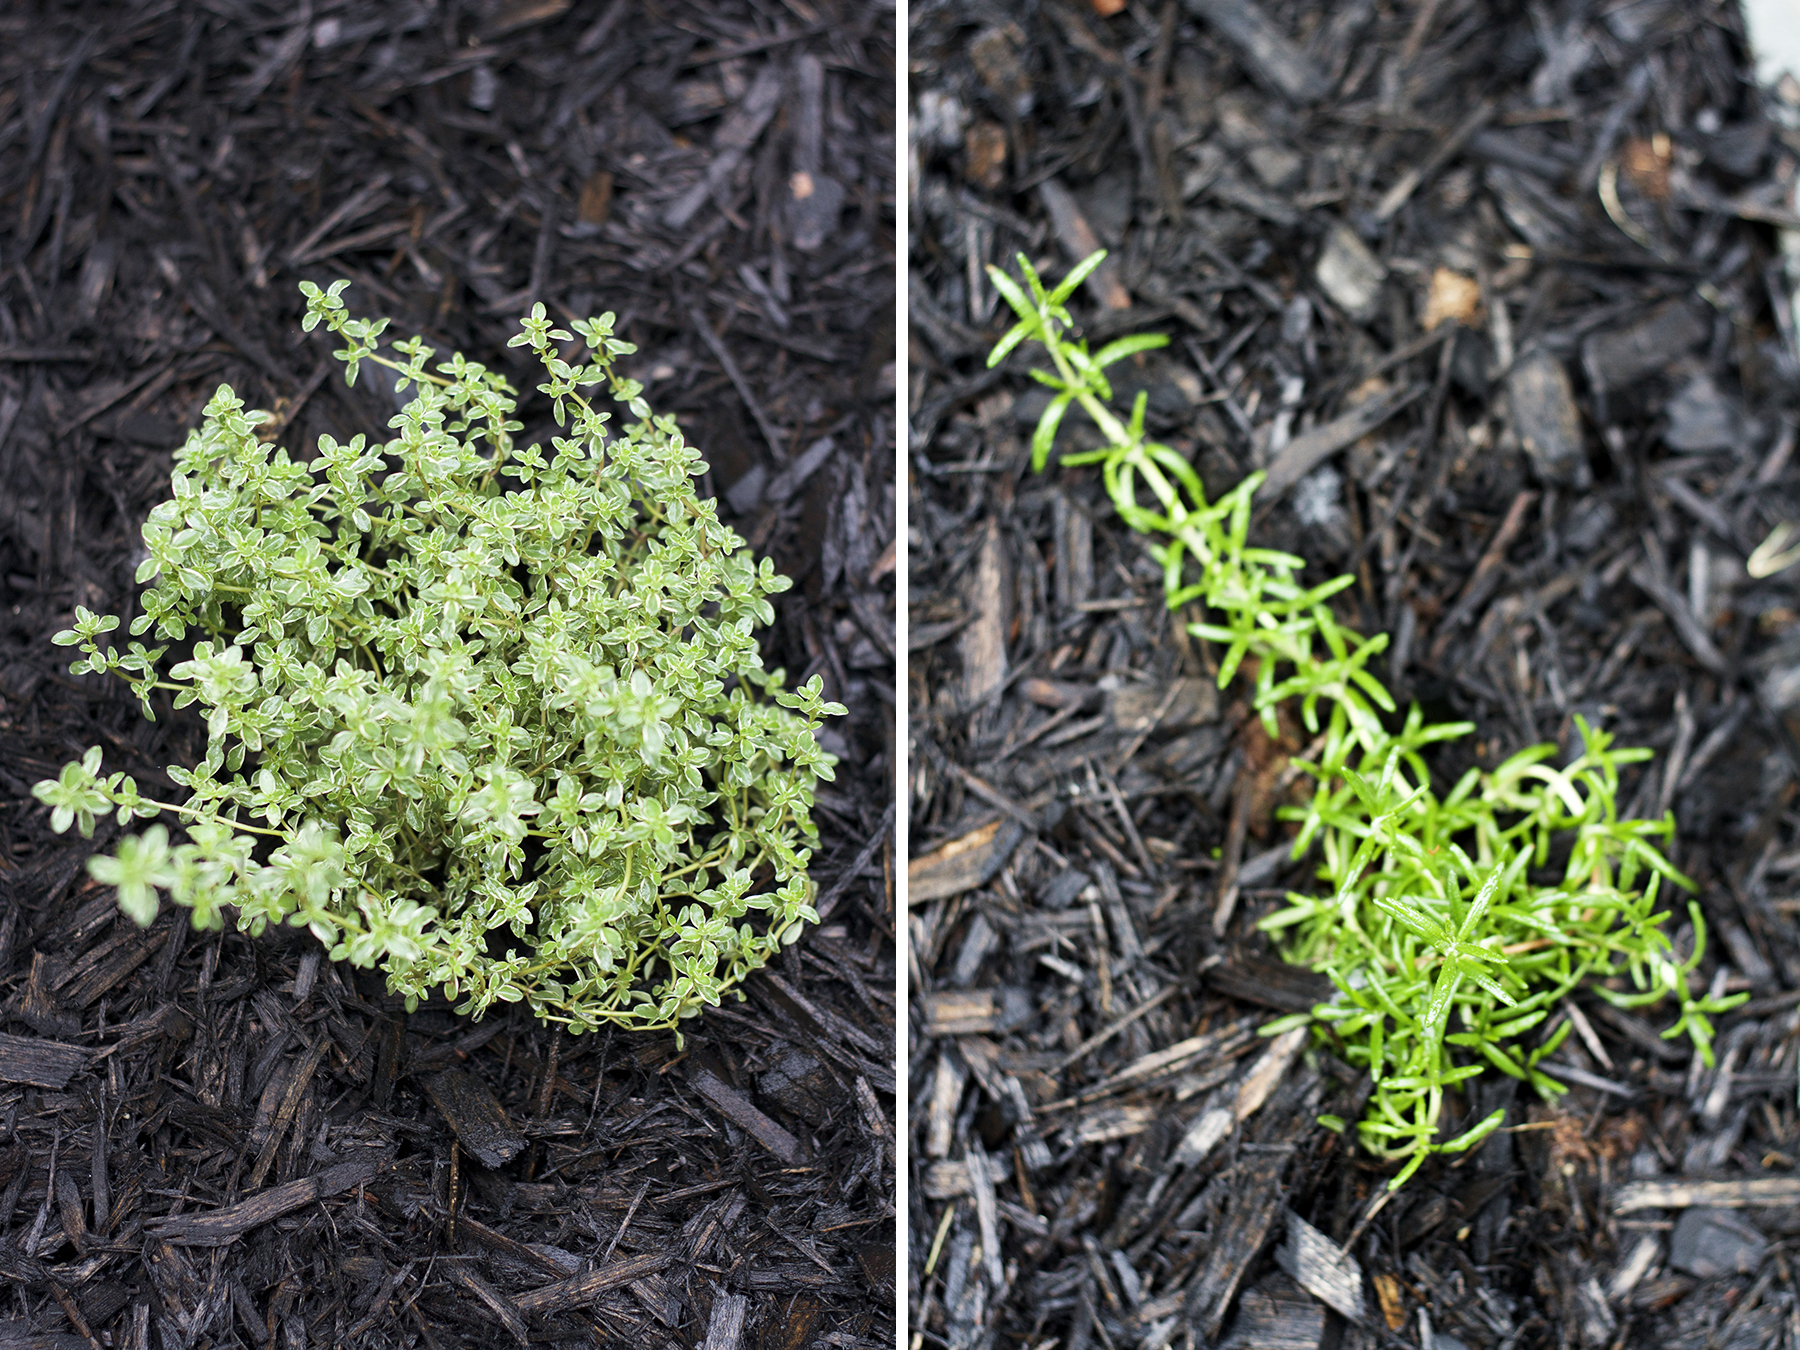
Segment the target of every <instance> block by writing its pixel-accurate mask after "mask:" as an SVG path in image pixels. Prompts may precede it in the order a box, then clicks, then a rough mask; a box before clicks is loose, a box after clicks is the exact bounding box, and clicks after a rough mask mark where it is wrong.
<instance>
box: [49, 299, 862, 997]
mask: <svg viewBox="0 0 1800 1350" xmlns="http://www.w3.org/2000/svg"><path fill="white" fill-rule="evenodd" d="M346 284H347V283H345V282H338V283H337V284H336V285H334V286H332V287H331V289H330V290H329V291H328V292H321V291H320V290H319V289H318V288H317V287H316V286H313V285H311V284H310V283H302V285H301V290H302V291H303V292H304V293H305V295H306V300H307V312H306V317H305V320H304V326H305V327H306V328H307V329H308V330H311V329H312V328H314V327H315V326H316V325H317V324H319V323H320V322H321V321H323V322H324V323H325V325H326V327H327V328H328V329H329V330H330V331H332V332H334V333H336V334H338V335H339V336H340V337H342V338H343V339H344V341H345V346H344V347H343V348H342V349H341V350H339V351H338V352H337V353H336V355H337V356H338V357H339V358H340V359H341V360H343V361H344V362H345V363H346V366H347V370H346V378H347V380H348V381H349V382H351V383H354V382H355V378H356V373H357V368H358V365H359V363H360V362H362V361H365V360H367V361H372V362H375V363H377V364H379V365H382V366H386V367H388V368H390V369H392V370H394V371H397V372H398V373H399V379H398V382H397V385H396V392H398V391H401V390H405V389H407V388H408V387H409V386H416V390H417V392H416V393H415V395H414V397H413V399H412V401H411V402H410V403H409V404H407V406H406V407H405V408H403V409H402V410H401V411H400V412H399V414H398V415H396V416H395V417H394V418H393V419H392V420H391V421H390V422H389V423H388V426H389V427H390V428H391V429H392V430H394V431H395V433H396V435H395V437H394V438H393V439H392V440H387V441H385V442H383V441H381V440H379V439H377V440H376V441H375V442H373V443H371V442H369V441H368V440H367V439H366V438H365V437H364V436H362V435H358V436H355V437H354V438H352V439H351V440H350V442H349V443H348V444H340V443H338V442H337V441H335V440H334V439H332V438H330V437H328V436H322V437H320V440H319V450H318V455H317V457H316V458H315V459H314V460H313V461H312V462H311V463H310V464H302V463H296V462H294V461H292V460H290V459H289V458H288V455H287V453H286V452H285V451H283V450H280V449H278V448H276V447H274V446H273V445H271V444H268V443H265V442H264V441H263V440H261V439H260V438H259V437H258V435H257V427H258V426H259V425H260V424H261V423H263V422H264V421H265V420H266V419H267V417H268V414H266V413H262V412H254V411H250V412H247V411H245V410H244V406H243V404H242V402H241V401H240V400H239V399H238V398H237V397H236V396H235V395H234V394H233V393H232V391H231V390H230V389H229V388H227V387H224V386H221V387H220V389H219V391H218V393H217V394H216V395H215V396H214V398H213V399H212V401H211V402H210V403H209V404H208V405H207V407H206V413H205V421H204V424H203V425H202V427H201V428H200V430H198V431H197V432H195V433H193V434H192V435H191V436H190V437H189V439H188V441H187V444H186V445H185V446H184V447H183V448H182V449H181V450H180V451H179V452H178V454H177V456H176V467H175V473H174V477H173V487H174V495H173V496H172V497H171V498H170V500H168V501H166V502H163V503H162V504H161V505H159V506H157V507H156V508H155V510H154V511H153V512H152V513H151V515H150V518H149V520H148V522H147V523H146V524H145V526H144V531H143V538H144V544H145V546H146V548H147V549H148V552H149V556H148V558H147V559H146V560H145V561H144V563H143V565H142V566H141V567H140V568H139V569H138V580H139V581H140V582H145V581H153V584H152V585H151V586H150V587H149V588H148V589H147V590H146V591H145V592H144V593H143V600H142V603H143V612H142V614H141V615H140V616H139V617H138V618H137V619H135V620H134V621H133V622H132V624H131V628H130V631H131V633H132V634H133V635H141V634H143V633H145V632H147V631H149V630H150V629H152V628H154V629H155V634H154V637H155V639H156V640H157V641H159V642H161V643H163V644H164V645H160V646H157V647H154V648H148V649H147V648H146V647H145V646H144V644H143V643H142V642H140V641H133V642H132V643H131V644H130V647H129V649H128V650H126V651H123V652H121V651H119V650H118V649H116V648H114V647H112V646H110V645H108V646H105V647H103V646H102V645H101V635H102V634H105V633H108V632H110V631H112V630H113V629H115V628H117V627H118V624H119V620H118V619H117V618H116V617H114V616H98V615H94V614H91V613H89V612H87V611H86V610H84V609H78V610H77V611H76V622H75V626H74V628H73V629H71V630H69V631H67V632H63V633H59V634H58V635H57V637H56V641H57V642H58V643H59V644H62V645H65V646H67V645H79V646H80V647H81V649H82V651H83V652H84V653H85V657H84V659H83V660H80V661H77V662H76V663H75V665H74V667H73V669H74V670H75V672H76V673H77V674H81V673H86V672H102V671H105V672H114V673H117V674H119V675H121V676H124V677H126V678H128V679H130V681H131V683H132V687H133V688H134V690H135V691H136V693H137V695H138V697H139V698H140V699H141V700H142V701H143V706H144V712H145V715H146V716H154V714H153V712H152V710H151V705H150V696H151V693H152V691H154V690H167V691H170V692H172V693H173V694H174V695H175V700H174V703H175V706H176V707H177V708H182V707H187V706H189V705H194V704H197V705H198V706H199V707H200V708H202V709H204V711H205V713H206V726H207V736H208V740H207V750H206V755H205V757H204V758H203V759H202V760H201V762H200V763H199V764H198V765H197V766H194V767H192V768H184V767H181V766H174V767H171V768H170V769H169V775H170V777H171V778H173V779H174V780H175V781H176V782H177V783H178V784H180V785H181V786H182V787H183V788H185V789H186V790H187V792H188V794H189V795H188V798H187V800H186V801H185V802H184V803H180V804H175V803H170V802H161V801H152V800H149V799H147V798H145V797H143V796H142V795H141V794H140V793H139V792H138V789H137V785H136V784H135V783H134V782H133V781H132V780H131V779H130V778H128V777H126V776H124V775H123V774H120V773H113V774H110V775H107V776H104V777H103V776H102V775H101V752H100V749H99V747H97V746H96V747H94V748H93V749H91V750H89V751H88V752H87V754H86V755H85V756H84V757H83V758H82V759H81V760H80V761H79V762H78V763H72V764H70V765H68V766H67V767H66V768H64V769H63V771H62V774H61V776H60V778H58V779H55V780H50V781H46V782H43V783H40V784H38V785H37V788H36V789H35V791H36V795H37V796H38V798H39V799H40V800H42V801H44V802H45V803H47V804H48V805H50V806H51V807H52V808H53V817H52V824H53V825H54V827H55V828H56V829H57V830H58V831H62V830H66V829H67V828H68V827H69V826H70V825H71V824H74V825H77V826H78V827H79V828H80V830H81V833H82V834H83V836H84V837H91V836H92V834H93V830H94V822H95V817H96V816H100V815H103V814H105V813H107V812H116V814H117V818H118V821H119V823H120V824H121V825H125V824H129V823H130V822H131V821H132V820H133V819H134V818H137V817H145V818H148V817H153V816H156V815H158V814H160V813H161V812H163V811H173V812H176V813H177V814H178V815H180V816H181V817H183V818H184V823H185V829H186V836H187V838H186V841H185V842H181V843H171V842H170V837H169V833H168V831H167V830H166V829H165V828H164V827H163V826H162V825H160V824H159V825H153V826H151V827H150V828H148V829H147V830H145V831H144V832H143V833H142V834H140V835H136V836H130V837H127V838H125V839H123V840H121V841H120V843H119V846H118V848H117V850H116V852H115V853H114V854H113V855H112V856H110V857H104V856H102V857H95V858H93V859H91V860H90V862H89V870H90V871H91V872H92V874H93V875H94V876H95V877H96V878H98V879H99V880H100V881H102V882H105V883H108V884H111V885H114V886H116V887H117V888H118V892H119V903H120V905H121V906H122V907H123V909H124V910H125V912H126V913H128V914H129V915H130V916H131V917H132V918H133V919H135V920H136V921H137V922H138V923H140V924H148V923H149V922H150V921H151V920H152V919H153V918H154V917H155V914H156V911H157V906H158V904H159V898H160V894H162V893H166V894H167V895H168V896H169V898H170V899H172V900H173V901H174V902H175V903H176V904H178V905H182V906H186V907H188V908H190V909H191V910H192V911H193V922H194V925H195V927H197V928H218V927H220V926H221V925H222V923H223V921H224V917H225V911H226V908H227V907H230V908H231V909H233V910H234V911H235V914H236V921H237V924H238V927H239V928H240V929H242V930H245V931H248V932H251V933H253V934H255V933H261V932H262V931H263V930H264V929H265V928H266V927H267V926H268V925H269V924H281V923H285V924H289V925H293V926H296V927H306V928H309V929H311V930H312V932H313V933H314V934H315V935H316V936H317V937H318V938H319V940H320V941H322V942H324V943H326V944H327V946H328V947H329V950H330V954H331V957H332V959H333V960H338V959H346V958H347V959H348V960H350V961H351V962H352V963H354V964H356V965H358V966H364V967H367V966H371V965H374V964H376V963H380V965H381V967H382V969H384V970H385V971H386V972H387V976H388V985H389V988H390V989H392V990H394V991H396V992H398V993H401V994H404V995H405V997H406V1001H407V1006H408V1007H409V1008H410V1007H413V1006H416V1004H417V1001H418V1000H419V999H421V998H423V997H424V996H425V995H426V994H427V993H428V992H429V991H431V990H432V989H442V990H443V992H444V993H445V994H446V995H447V996H448V997H450V998H452V999H460V1000H461V1002H460V1005H459V1011H465V1012H471V1013H474V1014H476V1015H479V1014H480V1013H482V1012H484V1011H485V1010H486V1009H487V1008H488V1007H490V1006H491V1005H492V1004H493V1003H494V1001H495V1000H496V999H498V1000H501V1001H504V1002H520V1001H524V1002H526V1003H528V1004H529V1005H530V1007H531V1009H532V1011H533V1012H534V1013H536V1014H537V1015H538V1016H540V1017H542V1018H545V1019H548V1020H552V1021H556V1022H560V1023H564V1024H566V1025H567V1026H568V1027H569V1028H570V1029H571V1030H574V1031H583V1030H589V1029H593V1028H596V1027H599V1026H601V1025H603V1024H608V1023H611V1024H617V1025H621V1026H625V1027H631V1028H653V1027H668V1026H672V1025H673V1024H675V1023H676V1022H677V1021H679V1020H680V1019H681V1018H684V1017H688V1016H692V1015H693V1014H694V1013H696V1012H698V1011H700V1010H701V1009H702V1008H703V1007H705V1006H706V1005H708V1004H716V1003H718V1001H719V999H720V996H721V994H722V993H723V992H724V991H726V990H727V989H729V988H731V987H732V986H733V985H735V984H736V983H737V982H738V981H740V980H741V979H742V978H743V977H744V975H745V974H746V973H747V972H749V971H751V970H753V969H755V968H757V967H758V966H761V965H762V964H764V963H765V962H766V961H767V960H768V959H769V957H770V956H771V955H773V954H774V953H775V952H777V951H778V950H779V949H780V948H781V946H782V945H783V944H784V943H787V942H791V941H793V940H794V939H795V938H796V937H797V936H798V935H799V933H800V931H801V929H802V926H803V925H804V924H806V923H809V922H816V921H817V917H818V916H817V915H816V913H815V912H814V911H813V908H812V904H811V900H812V889H811V886H810V883H809V882H808V880H807V876H806V868H807V863H808V860H809V857H810V851H809V848H808V845H809V844H812V843H814V842H816V840H817V831H816V829H815V827H814V825H813V824H812V822H811V819H810V808H811V806H812V801H813V789H814V786H815V783H816V780H818V779H821V778H825V779H829V778H830V777H831V776H832V765H833V764H834V762H835V761H834V760H833V758H832V756H830V755H828V754H826V753H825V752H824V751H823V750H821V748H820V747H819V745H818V743H817V741H816V740H815V739H814V735H813V733H814V732H815V731H816V730H817V729H818V727H819V725H820V719H821V718H823V717H825V716H828V715H836V714H841V713H842V712H843V711H844V710H843V708H841V707H840V706H838V705H836V704H832V703H827V702H825V701H824V700H823V698H822V697H821V695H820V682H819V681H818V680H817V679H816V678H815V679H814V680H813V681H811V682H810V683H809V684H808V685H807V686H806V687H805V688H802V689H800V690H798V691H794V692H789V691H787V690H786V689H784V688H783V676H782V673H781V672H780V671H773V672H771V671H765V670H764V669H763V666H762V661H761V657H760V655H759V653H758V649H757V641H756V637H755V629H756V628H757V627H758V626H759V625H764V624H768V623H770V622H772V621H773V618H774V611H773V609H772V608H771V606H770V604H769V600H768V597H769V596H771V595H774V594H777V593H778V592H781V591H784V590H786V589H787V588H788V585H789V582H788V580H787V578H785V577H781V576H778V575H776V573H775V570H774V567H773V565H772V564H771V563H770V561H769V560H768V559H764V560H763V561H762V564H761V566H760V567H759V566H758V565H757V564H756V562H755V560H754V559H752V558H751V556H750V554H749V552H748V550H747V549H746V548H745V546H744V541H743V540H742V539H740V538H739V537H738V536H737V535H736V534H734V533H733V532H732V531H731V530H730V529H728V528H726V527H725V526H724V525H723V524H721V523H720V521H719V519H718V515H717V512H716V510H715V507H714V503H713V502H712V501H710V500H702V499H701V498H700V497H699V496H698V495H697V494H696V491H695V484H694V476H695V475H696V474H699V473H702V472H704V471H705V468H706V466H705V465H704V464H702V463H701V462H700V460H699V456H698V454H697V453H696V451H695V450H694V448H693V447H692V446H690V445H688V444H687V443H686V442H685V441H684V440H683V439H682V435H681V432H680V430H679V428H678V427H677V426H676V424H675V422H674V420H673V419H672V418H669V417H658V416H655V415H653V414H652V412H651V411H650V409H649V407H648V406H647V405H646V404H645V402H644V400H643V397H642V393H643V390H642V386H641V385H639V384H638V383H636V382H635V381H631V380H628V379H624V378H622V377H621V376H620V375H619V374H618V373H617V372H616V370H615V369H614V362H615V359H616V358H617V357H618V356H620V355H621V354H624V353H628V352H631V351H632V350H634V349H633V348H632V347H631V345H630V344H628V343H625V342H622V341H620V340H618V339H617V338H615V337H614V336H613V316H612V315H611V314H607V315H604V316H602V317H600V318H597V319H589V320H587V321H585V322H579V323H575V324H572V325H571V327H572V328H574V329H575V330H576V331H575V333H570V332H567V331H564V330H562V329H559V328H553V327H552V326H551V324H550V323H549V322H548V321H547V320H546V319H545V317H544V307H543V306H542V305H537V306H535V307H534V310H533V313H532V314H531V315H530V316H529V317H527V318H525V319H524V320H523V321H522V325H523V330H524V331H523V332H522V333H520V334H519V335H518V336H517V337H515V338H513V339H512V343H511V345H513V346H521V345H526V346H529V347H531V348H532V350H533V351H534V352H536V354H537V355H538V357H539V358H540V360H541V361H542V364H543V366H544V369H545V371H546V373H547V374H548V377H549V378H548V381H547V383H545V384H541V385H539V386H538V388H539V389H540V390H541V391H542V392H543V393H545V394H547V395H549V396H550V398H551V399H552V400H553V402H554V408H555V415H556V421H557V425H558V426H559V427H565V428H566V429H567V431H568V433H569V434H568V435H567V436H557V437H554V438H553V439H552V440H551V442H550V444H549V446H548V447H544V446H538V445H517V444H515V443H514V440H513V433H514V432H517V431H520V430H521V429H522V427H521V424H520V423H519V422H517V421H514V420H511V418H512V414H513V412H514V410H515V406H516V398H515V392H514V390H513V389H512V388H511V387H510V386H509V385H508V384H507V382H506V381H505V380H504V379H503V378H501V376H500V375H499V374H498V373H496V372H494V371H491V370H488V369H486V368H484V367H483V366H480V365H477V364H475V363H473V362H470V361H467V360H465V359H464V358H463V356H462V355H461V354H458V355H456V356H454V357H453V358H452V359H451V360H450V361H448V362H444V363H441V364H439V365H437V366H435V367H428V362H429V361H430V359H431V357H432V355H433V352H432V349H431V348H429V347H426V346H425V345H423V343H422V342H421V341H420V339H419V338H417V337H414V338H412V339H411V340H409V341H406V342H399V343H395V344H394V346H393V351H394V353H395V354H396V356H398V357H399V358H402V359H398V360H397V359H394V358H393V357H389V356H384V355H381V354H380V353H379V351H378V348H379V345H380V344H379V339H380V335H381V333H382V331H383V329H385V327H386V326H387V320H385V319H382V320H379V321H370V320H361V319H352V318H350V317H349V316H348V314H347V313H346V311H345V308H344V302H343V301H342V300H341V299H340V298H339V293H340V292H341V291H342V290H343V288H344V286H345V285H346ZM577 334H579V336H580V338H581V339H582V342H581V343H580V344H576V341H575V339H576V335H577ZM565 353H567V355H565ZM578 354H579V355H580V357H581V358H583V359H584V360H583V363H582V364H571V363H570V361H571V359H572V358H576V357H577V355H578ZM595 386H604V388H605V391H606V393H607V394H608V395H609V396H610V398H611V399H612V400H613V401H614V402H616V403H619V404H622V405H624V407H625V408H626V409H627V410H628V412H629V413H630V415H631V417H632V418H633V419H634V420H633V421H632V422H631V423H630V424H629V425H628V426H625V427H624V428H623V429H622V430H621V429H618V428H615V427H612V426H611V425H610V417H611V415H610V414H609V413H605V412H601V411H598V410H596V409H595V407H593V406H592V404H590V402H589V401H588V398H587V396H586V395H584V393H583V392H582V391H583V390H586V389H591V388H593V387H595ZM170 644H183V647H184V648H185V654H184V652H182V651H178V652H177V653H176V654H177V655H178V656H182V657H183V659H179V660H176V661H174V663H173V664H171V665H168V666H167V669H166V670H165V669H164V665H165V662H164V658H165V656H167V655H169V653H170V651H171V647H170ZM190 644H191V645H190ZM253 822H259V823H253ZM259 841H260V843H259Z"/></svg>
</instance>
